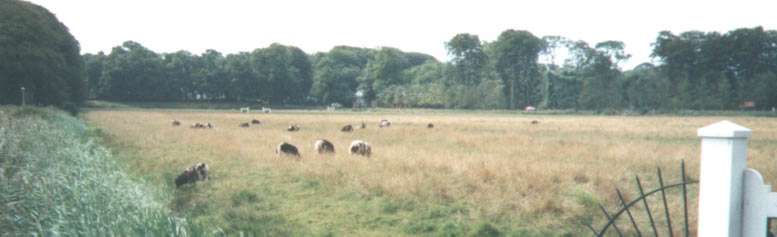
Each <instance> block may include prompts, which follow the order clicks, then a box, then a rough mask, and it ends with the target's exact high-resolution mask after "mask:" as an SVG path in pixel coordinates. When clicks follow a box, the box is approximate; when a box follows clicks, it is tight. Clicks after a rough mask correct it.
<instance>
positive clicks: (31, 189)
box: [0, 107, 202, 236]
mask: <svg viewBox="0 0 777 237" xmlns="http://www.w3.org/2000/svg"><path fill="white" fill-rule="evenodd" d="M94 133H95V130H93V129H90V128H88V127H87V126H86V125H85V124H84V123H83V122H82V121H81V120H79V119H78V118H75V117H72V116H69V115H68V114H66V113H65V112H62V111H59V110H55V109H52V108H33V107H0V190H1V191H0V235H1V236H29V235H39V236H117V235H118V236H196V235H199V234H201V233H202V230H201V229H197V228H193V227H191V226H190V225H189V224H187V221H186V220H185V219H181V218H176V217H174V216H172V215H171V214H170V212H169V211H167V210H166V207H165V205H164V204H163V203H161V202H160V201H159V200H160V198H162V196H164V195H166V194H164V193H163V192H159V191H157V190H155V188H153V187H152V186H149V185H147V184H145V183H144V182H142V181H139V180H136V179H133V178H132V177H130V176H128V175H127V174H126V173H125V172H124V171H123V170H122V169H121V168H120V166H119V165H118V164H117V163H116V162H115V161H114V160H113V159H112V158H111V153H110V152H109V151H108V150H106V149H105V148H104V147H102V146H101V145H99V144H98V143H97V142H96V136H95V134H94Z"/></svg>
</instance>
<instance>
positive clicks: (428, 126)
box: [426, 123, 434, 128]
mask: <svg viewBox="0 0 777 237" xmlns="http://www.w3.org/2000/svg"><path fill="white" fill-rule="evenodd" d="M426 128H434V124H433V123H429V124H427V125H426Z"/></svg>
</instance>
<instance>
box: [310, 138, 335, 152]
mask: <svg viewBox="0 0 777 237" xmlns="http://www.w3.org/2000/svg"><path fill="white" fill-rule="evenodd" d="M313 149H314V150H316V152H318V154H326V153H332V154H334V153H335V144H332V142H330V141H327V140H326V139H319V140H317V141H316V143H314V144H313Z"/></svg>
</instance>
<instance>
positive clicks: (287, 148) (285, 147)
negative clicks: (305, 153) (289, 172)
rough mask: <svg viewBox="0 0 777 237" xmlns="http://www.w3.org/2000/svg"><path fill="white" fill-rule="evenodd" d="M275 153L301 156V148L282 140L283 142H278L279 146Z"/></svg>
mask: <svg viewBox="0 0 777 237" xmlns="http://www.w3.org/2000/svg"><path fill="white" fill-rule="evenodd" d="M275 153H276V154H278V155H287V156H296V157H299V156H300V155H299V150H298V149H297V147H296V146H294V145H292V144H289V143H286V142H281V144H278V148H276V149H275Z"/></svg>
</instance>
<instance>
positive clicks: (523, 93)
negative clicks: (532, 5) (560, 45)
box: [494, 30, 545, 109]
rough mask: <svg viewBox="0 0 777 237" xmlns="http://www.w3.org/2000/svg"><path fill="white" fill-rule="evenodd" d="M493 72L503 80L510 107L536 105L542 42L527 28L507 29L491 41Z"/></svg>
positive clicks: (537, 101)
mask: <svg viewBox="0 0 777 237" xmlns="http://www.w3.org/2000/svg"><path fill="white" fill-rule="evenodd" d="M494 47H495V49H494V52H495V54H496V55H495V58H494V60H495V66H496V72H497V73H498V74H499V77H500V78H501V79H502V81H503V82H504V84H505V85H506V87H505V94H507V95H509V96H508V101H507V105H508V107H509V108H510V109H515V108H517V107H524V106H527V105H537V104H539V102H540V100H541V99H542V96H541V95H540V91H541V87H540V76H539V72H538V64H537V59H538V57H539V53H540V52H542V51H543V50H544V49H545V42H544V41H543V40H541V39H539V38H537V37H536V36H534V35H533V34H532V33H530V32H528V31H522V30H521V31H518V30H506V31H504V32H502V34H500V35H499V38H497V41H496V42H494Z"/></svg>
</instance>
